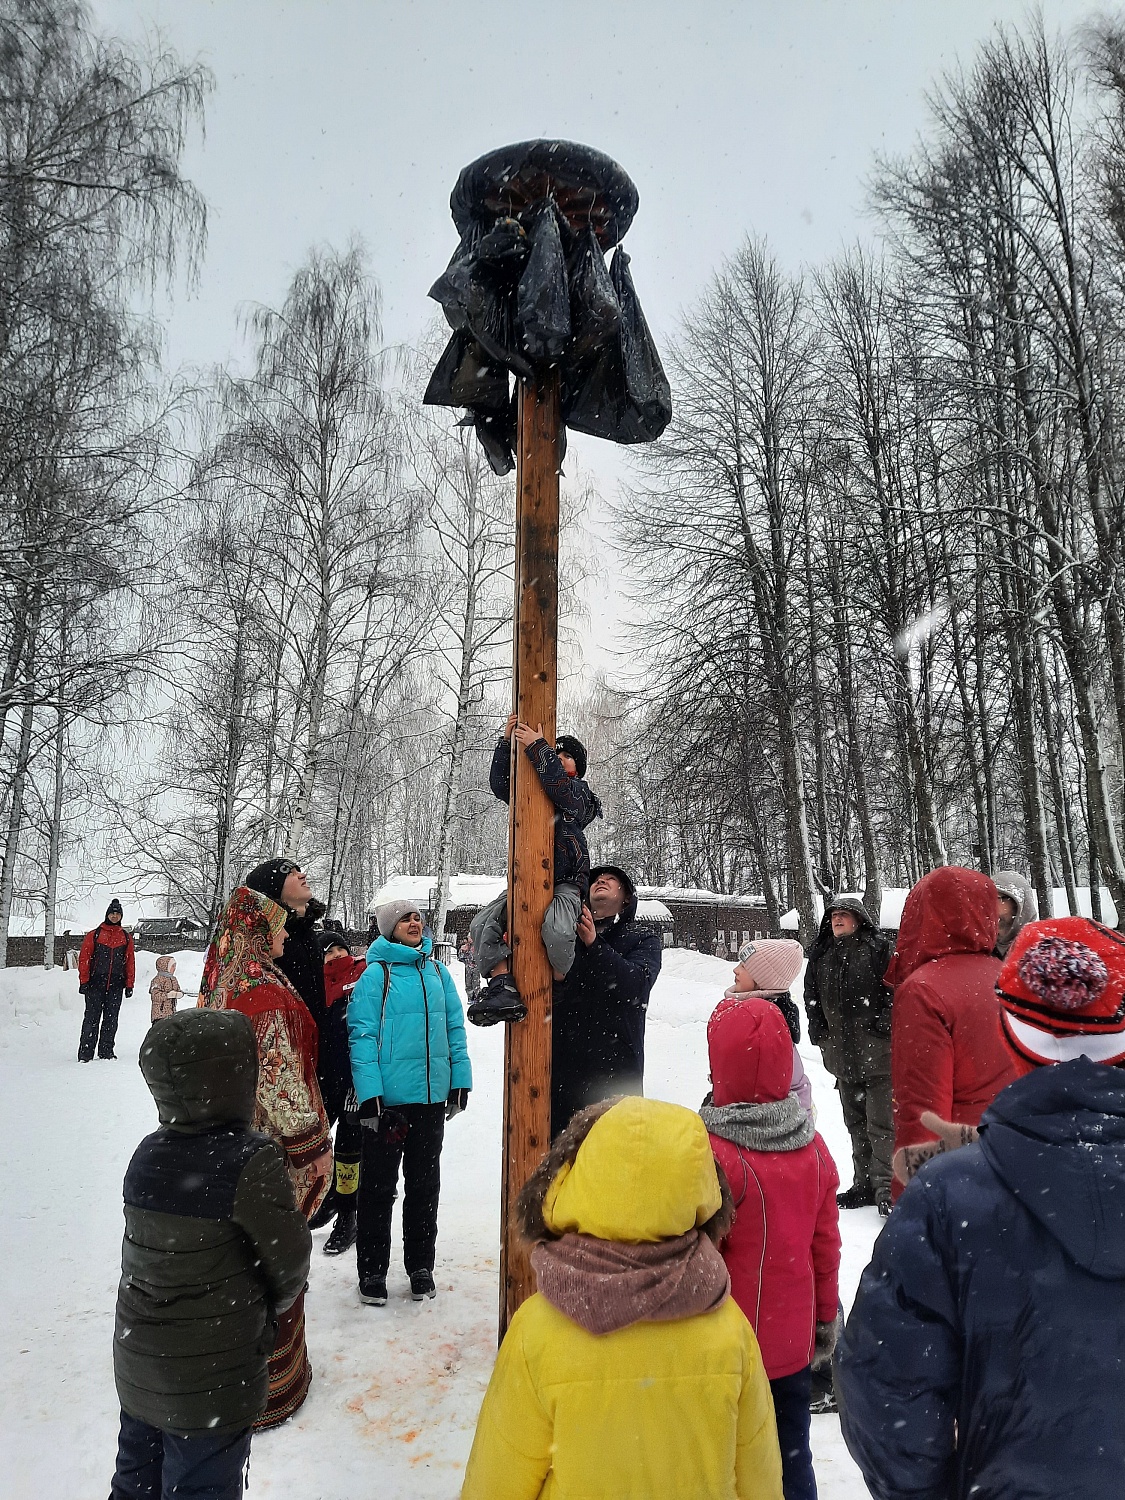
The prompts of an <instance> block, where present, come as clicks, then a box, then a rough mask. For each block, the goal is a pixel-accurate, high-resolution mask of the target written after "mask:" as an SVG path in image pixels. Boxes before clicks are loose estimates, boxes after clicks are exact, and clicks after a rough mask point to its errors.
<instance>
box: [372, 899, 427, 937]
mask: <svg viewBox="0 0 1125 1500" xmlns="http://www.w3.org/2000/svg"><path fill="white" fill-rule="evenodd" d="M417 910H418V903H417V901H387V902H384V904H383V905H382V906H377V907H376V908H375V922H376V924H377V926H378V928H379V935H380V936H381V937H385V938H387V939H388V940H389V939H390V936H391V933H392V932H394V930H395V928H396V927H397V926H398V924H399V923H400V922H401V921H402V919H403V917H405V916H406V915H407V914H408V913H409V912H412V911H417Z"/></svg>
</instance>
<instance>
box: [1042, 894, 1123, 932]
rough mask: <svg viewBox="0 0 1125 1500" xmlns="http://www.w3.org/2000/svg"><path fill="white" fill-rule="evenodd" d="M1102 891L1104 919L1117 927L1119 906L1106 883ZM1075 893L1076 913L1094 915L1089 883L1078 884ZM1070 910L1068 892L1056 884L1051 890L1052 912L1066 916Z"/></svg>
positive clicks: (1108, 925) (1059, 915)
mask: <svg viewBox="0 0 1125 1500" xmlns="http://www.w3.org/2000/svg"><path fill="white" fill-rule="evenodd" d="M1101 892H1102V921H1103V922H1104V923H1105V925H1106V926H1107V927H1116V926H1117V907H1116V906H1114V904H1113V897H1112V896H1111V895H1110V894H1109V892H1108V891H1107V890H1106V888H1105V886H1104V885H1103V886H1102V888H1101ZM1074 894H1075V895H1076V896H1077V897H1078V911H1077V912H1076V913H1075V915H1076V916H1079V917H1092V916H1093V912H1092V911H1091V910H1090V887H1089V886H1088V885H1076V886H1075V888H1074ZM1069 911H1070V907H1069V906H1068V905H1067V900H1066V892H1065V891H1064V890H1063V889H1062V887H1061V886H1056V887H1055V889H1054V890H1053V891H1052V892H1051V912H1052V914H1053V915H1054V916H1057V917H1065V916H1066V915H1067V913H1068V912H1069Z"/></svg>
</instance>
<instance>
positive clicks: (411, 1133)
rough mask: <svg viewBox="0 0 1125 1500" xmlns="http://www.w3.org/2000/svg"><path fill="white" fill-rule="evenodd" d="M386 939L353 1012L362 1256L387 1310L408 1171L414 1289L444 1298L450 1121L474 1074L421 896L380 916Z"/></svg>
mask: <svg viewBox="0 0 1125 1500" xmlns="http://www.w3.org/2000/svg"><path fill="white" fill-rule="evenodd" d="M375 917H376V921H377V922H378V925H379V936H378V937H377V938H376V939H375V941H374V942H373V943H372V944H371V946H370V948H368V950H367V968H366V969H365V970H364V972H363V974H362V975H361V977H360V979H359V982H358V983H357V984H356V987H355V989H354V990H353V991H352V998H351V1001H350V1003H349V1005H348V1009H347V1026H348V1037H349V1042H350V1046H351V1065H352V1078H353V1080H354V1082H355V1096H356V1099H357V1100H358V1101H359V1118H360V1121H361V1124H362V1129H363V1148H362V1149H363V1164H362V1166H361V1168H360V1178H359V1217H358V1229H359V1233H358V1238H357V1240H356V1262H357V1267H358V1270H359V1296H360V1301H362V1302H366V1303H368V1304H370V1305H372V1306H374V1307H383V1306H385V1305H386V1301H387V1271H388V1268H389V1266H390V1260H391V1213H392V1210H393V1208H394V1202H395V1199H396V1198H397V1197H398V1175H399V1169H400V1167H401V1169H402V1177H403V1194H404V1196H403V1205H402V1248H403V1260H404V1263H405V1267H406V1274H407V1276H408V1277H409V1278H410V1295H411V1296H412V1297H413V1298H414V1300H415V1301H416V1302H420V1301H421V1300H422V1299H423V1298H425V1297H433V1296H435V1295H436V1292H437V1287H436V1285H435V1283H434V1259H435V1254H436V1247H437V1230H438V1198H439V1195H440V1193H441V1147H442V1141H443V1140H444V1138H445V1123H446V1121H447V1120H451V1119H453V1117H454V1115H458V1114H460V1113H461V1111H462V1110H463V1109H465V1107H466V1106H467V1105H468V1102H469V1091H470V1089H471V1088H472V1086H473V1070H472V1065H471V1064H470V1062H469V1053H468V1049H467V1047H466V1045H465V1017H464V1013H463V1012H462V1009H461V997H460V996H459V995H458V993H457V989H456V986H455V985H454V983H453V976H452V975H451V974H450V972H449V970H448V969H447V968H446V967H445V965H444V964H441V963H438V962H437V960H436V959H434V958H433V957H432V956H431V955H432V950H433V941H432V939H431V938H430V937H429V935H428V934H427V933H426V932H425V931H424V928H423V924H422V916H421V913H420V912H419V911H417V910H416V909H415V906H414V903H413V902H412V901H388V902H387V903H386V904H385V905H384V906H380V907H379V908H378V910H377V911H376V913H375Z"/></svg>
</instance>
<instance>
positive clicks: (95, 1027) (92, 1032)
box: [78, 981, 124, 1062]
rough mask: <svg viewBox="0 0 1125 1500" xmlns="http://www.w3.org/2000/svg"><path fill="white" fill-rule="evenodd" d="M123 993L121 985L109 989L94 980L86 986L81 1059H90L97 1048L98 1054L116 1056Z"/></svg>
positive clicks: (79, 1055) (80, 1041) (79, 1058)
mask: <svg viewBox="0 0 1125 1500" xmlns="http://www.w3.org/2000/svg"><path fill="white" fill-rule="evenodd" d="M123 993H124V991H123V990H122V989H121V988H116V989H112V990H106V989H102V987H101V986H100V985H97V984H94V983H93V982H92V981H91V983H89V984H88V985H87V986H86V1014H85V1016H83V1018H82V1036H81V1038H80V1039H79V1042H78V1061H79V1062H89V1061H90V1059H91V1058H92V1057H93V1055H94V1049H95V1048H97V1053H98V1056H99V1057H113V1055H114V1051H113V1044H114V1042H115V1041H116V1040H117V1019H118V1017H119V1016H120V1014H121V997H122V994H123ZM99 1032H100V1035H99Z"/></svg>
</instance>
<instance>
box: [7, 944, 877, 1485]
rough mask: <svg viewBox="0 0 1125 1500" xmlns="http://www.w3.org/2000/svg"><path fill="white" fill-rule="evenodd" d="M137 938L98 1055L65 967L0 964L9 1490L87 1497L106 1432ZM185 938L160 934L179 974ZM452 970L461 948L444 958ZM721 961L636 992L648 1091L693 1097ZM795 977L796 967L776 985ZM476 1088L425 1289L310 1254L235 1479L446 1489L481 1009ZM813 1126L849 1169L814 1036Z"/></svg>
mask: <svg viewBox="0 0 1125 1500" xmlns="http://www.w3.org/2000/svg"><path fill="white" fill-rule="evenodd" d="M154 963H155V960H154V957H153V955H151V954H139V955H138V972H137V986H136V993H135V995H134V997H133V999H132V1000H130V1001H126V1002H125V1005H124V1007H123V1010H122V1018H121V1028H120V1031H119V1033H118V1042H117V1052H118V1058H119V1061H117V1062H100V1061H97V1060H95V1061H94V1062H92V1063H90V1064H88V1065H85V1066H80V1065H79V1064H78V1063H77V1062H76V1061H75V1054H76V1052H77V1046H78V1031H79V1024H80V1017H81V1010H82V1005H81V999H80V997H79V995H78V993H77V983H78V981H77V975H75V974H73V973H64V972H63V971H61V970H55V971H53V972H52V973H50V974H47V973H44V972H43V971H42V970H37V969H13V970H8V971H6V972H3V973H0V1129H2V1132H3V1139H4V1140H6V1141H7V1142H8V1146H7V1155H8V1161H9V1167H8V1182H9V1189H8V1199H7V1207H6V1210H5V1212H4V1214H3V1216H2V1219H0V1254H2V1257H3V1259H2V1262H0V1263H2V1264H3V1266H4V1270H5V1276H4V1286H3V1297H2V1301H0V1451H2V1452H3V1454H4V1458H5V1461H4V1465H3V1467H4V1471H5V1476H6V1477H5V1480H4V1483H3V1493H4V1494H5V1496H7V1497H10V1500H32V1497H34V1500H64V1497H65V1500H101V1497H103V1496H104V1495H105V1494H106V1493H107V1491H108V1488H109V1479H110V1475H111V1473H112V1471H113V1461H114V1455H115V1451H116V1432H117V1404H116V1400H115V1396H114V1388H113V1372H112V1363H111V1338H112V1328H113V1307H114V1300H115V1295H116V1287H117V1279H118V1274H119V1269H120V1242H121V1223H122V1221H121V1180H122V1177H123V1175H124V1172H125V1167H126V1164H127V1162H128V1160H129V1157H130V1155H131V1153H132V1151H133V1148H134V1147H135V1145H136V1143H137V1142H138V1141H139V1140H140V1139H141V1137H142V1136H143V1135H146V1134H147V1133H148V1132H149V1131H150V1130H152V1129H153V1128H154V1126H155V1124H156V1115H155V1108H154V1106H153V1103H152V1100H151V1097H150V1096H149V1094H148V1091H147V1089H146V1088H145V1085H144V1081H143V1079H142V1078H141V1075H140V1070H139V1069H138V1067H137V1065H136V1056H137V1051H138V1048H139V1046H140V1042H141V1039H142V1038H143V1036H144V1034H145V1031H146V1030H147V1028H148V1010H149V1002H148V982H149V980H150V978H151V977H152V974H153V972H154ZM201 968H202V956H201V955H199V954H192V953H184V954H181V955H178V972H179V978H180V983H181V984H182V985H183V987H184V989H185V990H191V989H193V988H194V987H195V985H196V984H197V983H198V979H199V974H200V971H201ZM455 973H456V974H457V976H458V981H459V982H460V967H459V966H456V967H455ZM730 973H731V966H730V965H729V964H724V963H721V962H720V961H719V960H718V959H714V958H711V957H709V956H707V955H704V954H699V953H688V952H686V951H683V950H680V949H671V950H669V951H667V952H666V953H665V959H664V971H663V973H662V974H661V976H660V980H659V982H658V984H657V986H656V989H655V991H654V994H653V999H652V1005H651V1008H650V1011H649V1025H648V1062H647V1070H646V1077H645V1083H646V1089H647V1092H648V1093H649V1094H650V1095H652V1096H653V1097H656V1098H664V1099H671V1100H675V1101H677V1102H678V1103H681V1104H687V1105H690V1106H692V1107H696V1106H697V1105H698V1104H699V1101H700V1100H701V1098H702V1096H703V1094H704V1092H705V1091H706V1088H707V1048H706V1040H705V1035H704V1027H705V1023H706V1019H707V1017H708V1015H709V1014H710V1012H711V1010H712V1009H713V1008H714V1006H715V1004H716V1002H717V1001H718V999H719V998H720V996H721V995H722V992H723V989H724V987H725V985H726V984H727V983H728V982H729V977H730ZM794 988H795V989H797V986H795V987H794ZM469 1043H470V1048H471V1051H472V1056H473V1069H474V1074H475V1083H476V1086H475V1089H474V1092H473V1096H472V1101H471V1104H470V1107H469V1109H468V1111H467V1112H466V1113H465V1114H464V1115H463V1116H461V1117H459V1118H458V1119H456V1120H454V1121H453V1122H452V1123H451V1125H450V1126H449V1129H448V1131H447V1134H446V1146H445V1151H444V1153H443V1157H442V1176H443V1185H442V1199H441V1230H440V1236H439V1240H438V1263H437V1268H436V1279H437V1285H438V1296H437V1298H436V1300H435V1301H432V1302H425V1303H414V1302H411V1301H410V1298H409V1288H408V1286H407V1282H406V1278H405V1275H404V1274H403V1272H402V1269H401V1266H398V1267H394V1266H392V1274H391V1280H390V1289H391V1300H390V1302H389V1303H388V1305H387V1306H386V1307H385V1308H372V1307H364V1306H363V1305H362V1304H361V1303H360V1302H359V1299H358V1296H357V1292H356V1284H355V1257H354V1254H351V1255H346V1256H343V1257H342V1258H341V1259H340V1260H330V1259H328V1258H327V1257H326V1256H324V1255H323V1254H321V1247H322V1246H323V1243H324V1239H325V1234H326V1232H324V1231H322V1232H321V1233H319V1234H317V1235H316V1236H315V1249H314V1252H313V1267H312V1272H311V1276H310V1290H309V1294H308V1298H307V1302H306V1310H307V1316H308V1340H309V1349H310V1353H311V1357H312V1361H313V1365H314V1369H315V1375H314V1378H313V1385H312V1390H311V1392H310V1394H309V1398H308V1400H307V1401H306V1403H305V1405H304V1406H303V1407H302V1408H301V1410H300V1412H298V1414H297V1415H296V1417H295V1418H294V1419H293V1420H292V1421H291V1422H289V1423H288V1424H287V1425H286V1426H285V1427H283V1428H280V1429H279V1430H278V1431H276V1432H272V1433H266V1434H264V1435H262V1436H261V1437H259V1438H256V1439H255V1442H254V1447H253V1452H252V1456H251V1474H250V1484H251V1488H250V1491H249V1493H250V1495H251V1496H252V1497H254V1500H281V1497H285V1500H292V1497H297V1496H300V1497H301V1500H376V1497H378V1500H398V1497H402V1500H430V1497H433V1500H453V1497H455V1496H456V1495H457V1494H458V1491H459V1487H460V1482H461V1474H462V1470H463V1466H464V1463H465V1459H466V1457H467V1455H468V1451H469V1445H470V1443H471V1441H472V1435H473V1427H474V1423H475V1420H476V1414H477V1408H478V1406H479V1404H480V1400H481V1396H482V1394H483V1391H484V1388H485V1385H486V1384H487V1381H488V1377H489V1373H490V1370H491V1368H492V1362H493V1359H494V1356H495V1342H496V1305H497V1282H496V1277H497V1249H496V1241H497V1222H498V1213H499V1208H498V1205H499V1182H500V1155H499V1149H500V1148H499V1142H500V1103H501V1101H500V1078H501V1056H502V1037H501V1035H500V1033H499V1031H498V1030H489V1031H477V1030H474V1029H473V1028H472V1027H470V1028H469ZM802 1055H803V1056H804V1059H805V1066H806V1069H807V1070H808V1072H809V1074H810V1076H811V1078H812V1080H813V1087H814V1093H815V1098H816V1103H817V1107H818V1109H819V1111H820V1119H819V1128H820V1130H821V1132H822V1133H823V1135H824V1137H825V1139H826V1140H827V1142H828V1144H829V1147H830V1148H831V1150H832V1153H833V1155H834V1156H835V1158H836V1161H837V1163H838V1164H839V1166H840V1170H841V1176H842V1178H843V1182H844V1186H847V1185H848V1181H849V1178H850V1158H849V1151H848V1147H847V1134H846V1132H845V1130H844V1126H843V1121H842V1119H841V1117H840V1112H839V1109H838V1107H837V1104H836V1095H835V1092H834V1091H833V1089H832V1088H831V1084H830V1080H829V1079H828V1077H827V1076H826V1075H825V1073H824V1070H823V1068H822V1067H821V1064H820V1057H819V1053H817V1052H816V1051H815V1050H814V1049H812V1048H810V1047H804V1048H802ZM842 1217H843V1232H844V1259H843V1270H842V1295H843V1299H844V1304H845V1306H848V1305H850V1302H851V1299H852V1296H853V1295H854V1291H855V1287H856V1283H857V1282H858V1279H859V1275H860V1272H861V1271H862V1269H863V1267H864V1265H865V1264H866V1262H867V1260H868V1257H869V1253H870V1249H871V1245H872V1242H873V1240H874V1238H875V1236H876V1234H877V1233H878V1230H879V1220H878V1217H877V1215H876V1213H875V1210H874V1209H861V1210H858V1211H852V1212H850V1213H846V1214H844V1215H843V1216H842ZM813 1453H814V1457H815V1459H816V1469H817V1477H818V1481H819V1487H820V1493H821V1495H822V1497H827V1500H860V1497H863V1496H864V1495H866V1493H867V1492H866V1489H865V1487H864V1485H863V1482H862V1480H861V1479H860V1477H859V1473H858V1471H857V1470H856V1468H855V1466H854V1465H853V1464H852V1462H851V1460H850V1458H849V1457H848V1454H847V1452H846V1450H845V1448H844V1445H843V1442H842V1440H841V1437H840V1430H839V1423H838V1421H837V1419H836V1418H835V1417H827V1416H822V1417H814V1418H813Z"/></svg>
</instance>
